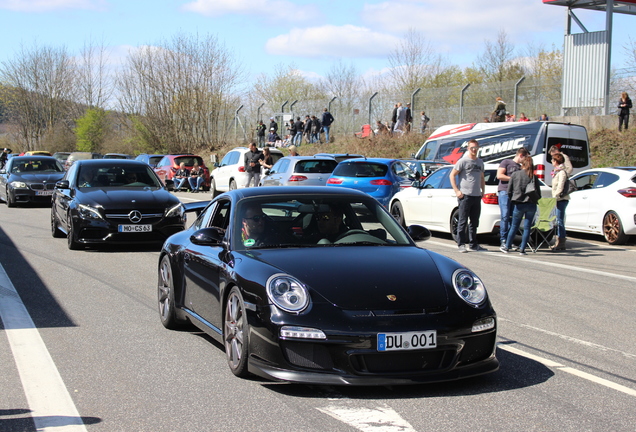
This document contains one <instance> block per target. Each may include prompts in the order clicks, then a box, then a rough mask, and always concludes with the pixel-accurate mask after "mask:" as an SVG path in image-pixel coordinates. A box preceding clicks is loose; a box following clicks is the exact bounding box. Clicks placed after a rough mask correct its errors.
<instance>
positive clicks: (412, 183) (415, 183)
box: [411, 180, 422, 189]
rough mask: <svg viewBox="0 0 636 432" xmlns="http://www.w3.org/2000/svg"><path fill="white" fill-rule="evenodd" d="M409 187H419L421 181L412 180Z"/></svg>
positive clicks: (420, 186)
mask: <svg viewBox="0 0 636 432" xmlns="http://www.w3.org/2000/svg"><path fill="white" fill-rule="evenodd" d="M411 187H414V188H415V189H421V188H422V182H421V181H419V180H414V181H413V182H411Z"/></svg>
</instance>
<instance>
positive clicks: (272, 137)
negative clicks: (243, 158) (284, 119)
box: [267, 128, 280, 147]
mask: <svg viewBox="0 0 636 432" xmlns="http://www.w3.org/2000/svg"><path fill="white" fill-rule="evenodd" d="M278 140H280V137H279V136H278V134H277V133H276V129H274V128H270V129H269V135H268V136H267V145H268V146H271V147H274V146H276V141H278Z"/></svg>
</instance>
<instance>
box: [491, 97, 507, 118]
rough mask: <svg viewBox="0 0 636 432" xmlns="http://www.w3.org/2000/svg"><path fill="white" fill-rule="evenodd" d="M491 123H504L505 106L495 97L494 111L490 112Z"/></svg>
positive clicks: (501, 100)
mask: <svg viewBox="0 0 636 432" xmlns="http://www.w3.org/2000/svg"><path fill="white" fill-rule="evenodd" d="M492 121H493V122H505V121H506V104H505V103H504V101H503V99H501V98H500V97H497V99H496V101H495V110H494V111H493V112H492Z"/></svg>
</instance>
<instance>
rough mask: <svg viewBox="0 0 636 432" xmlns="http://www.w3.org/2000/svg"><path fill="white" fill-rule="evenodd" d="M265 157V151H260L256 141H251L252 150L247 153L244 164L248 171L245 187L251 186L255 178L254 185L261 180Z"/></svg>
mask: <svg viewBox="0 0 636 432" xmlns="http://www.w3.org/2000/svg"><path fill="white" fill-rule="evenodd" d="M262 159H264V156H263V153H261V152H260V151H258V148H257V147H256V143H255V142H251V143H250V151H248V152H247V153H245V156H244V166H245V172H246V173H247V181H246V182H245V187H250V182H251V181H252V179H254V186H258V185H259V183H260V182H261V162H260V161H261V160H262Z"/></svg>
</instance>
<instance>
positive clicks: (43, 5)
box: [0, 0, 106, 12]
mask: <svg viewBox="0 0 636 432" xmlns="http://www.w3.org/2000/svg"><path fill="white" fill-rule="evenodd" d="M105 8H106V1H105V0H0V9H8V10H11V11H14V12H50V11H54V10H60V9H92V10H103V9H105Z"/></svg>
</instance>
